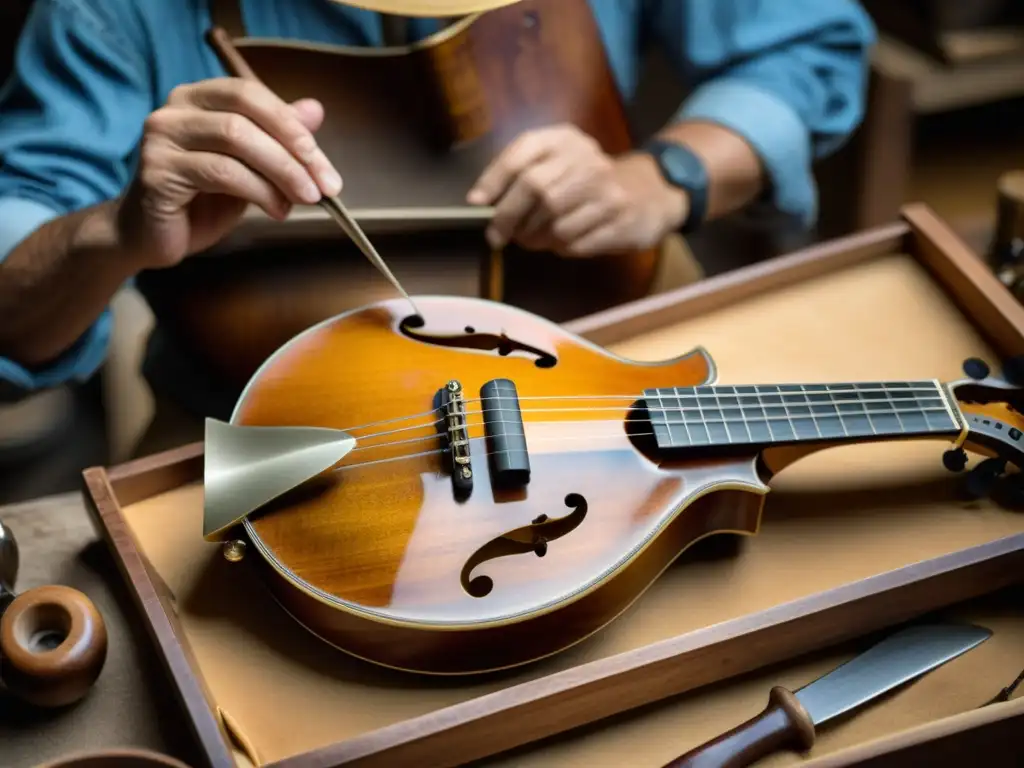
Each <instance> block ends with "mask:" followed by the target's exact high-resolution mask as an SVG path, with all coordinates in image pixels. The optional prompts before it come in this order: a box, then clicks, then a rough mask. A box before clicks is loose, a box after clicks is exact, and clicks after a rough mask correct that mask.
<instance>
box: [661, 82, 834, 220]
mask: <svg viewBox="0 0 1024 768" xmlns="http://www.w3.org/2000/svg"><path fill="white" fill-rule="evenodd" d="M676 117H677V119H680V120H706V121H708V122H713V123H717V124H719V125H721V126H723V127H724V128H728V129H729V130H731V131H734V132H735V133H737V134H739V135H740V136H742V137H743V138H744V139H745V140H746V141H747V142H748V143H749V144H750V145H751V146H752V147H753V148H754V151H755V152H757V154H758V155H759V157H760V159H761V162H762V164H763V165H764V168H765V171H766V173H767V175H768V179H769V182H770V185H771V190H770V195H771V200H772V202H773V203H774V205H775V207H776V208H777V209H778V210H780V211H782V212H783V213H786V214H789V215H792V216H795V217H796V218H798V219H799V220H800V221H801V222H802V224H803V225H804V226H805V227H809V226H811V225H813V224H814V221H815V220H816V219H817V215H818V191H817V186H816V184H815V181H814V175H813V173H812V171H811V142H810V135H809V132H808V130H807V127H806V126H805V125H804V123H803V121H802V120H801V119H800V116H799V115H798V114H797V113H796V111H795V110H794V109H793V108H792V107H790V106H789V105H788V104H786V103H785V102H784V101H782V100H781V99H780V98H778V97H777V96H774V95H773V94H771V93H769V92H768V91H765V90H763V89H761V88H758V87H757V86H754V85H750V84H749V83H746V82H742V81H739V80H729V79H728V78H725V79H720V80H714V81H712V82H710V83H707V84H705V85H703V86H701V87H700V88H698V89H697V90H696V91H694V93H693V94H692V95H691V96H690V98H689V99H687V100H686V102H684V103H683V105H682V107H680V109H679V112H678V114H677V116H676Z"/></svg>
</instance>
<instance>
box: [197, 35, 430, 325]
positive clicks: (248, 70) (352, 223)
mask: <svg viewBox="0 0 1024 768" xmlns="http://www.w3.org/2000/svg"><path fill="white" fill-rule="evenodd" d="M208 39H209V42H210V45H212V46H213V49H214V50H215V51H216V52H217V54H218V55H219V56H220V59H221V63H223V64H224V67H225V69H227V70H228V72H230V73H231V74H232V75H234V76H235V77H240V78H243V79H245V80H253V81H255V82H261V80H260V78H259V76H258V75H257V74H256V72H255V71H254V70H253V68H252V67H250V66H249V63H248V62H247V61H246V60H245V58H244V57H243V56H242V55H241V54H240V53H239V52H238V49H237V48H235V46H234V43H232V41H231V36H230V35H228V33H227V32H226V31H225V30H223V29H221V28H219V27H214V28H213V29H212V30H210V32H209V33H208ZM319 205H320V207H321V208H323V209H324V210H325V211H327V213H329V214H330V215H331V218H333V219H334V220H335V222H337V224H338V226H339V227H341V229H342V231H343V232H344V233H345V234H346V235H348V237H349V239H350V240H352V242H354V243H355V244H356V247H357V248H359V250H360V252H362V254H363V255H364V256H365V257H366V258H367V260H368V261H369V262H370V263H371V264H373V266H374V267H376V268H377V271H379V272H380V273H381V274H382V275H384V277H386V278H387V279H388V280H389V281H390V282H391V284H392V285H393V286H394V287H395V289H396V290H397V291H398V292H399V293H400V294H402V296H403V297H405V299H406V301H408V302H409V304H410V305H411V306H412V311H413V313H414V314H415V315H418V316H419V317H423V315H422V314H421V313H420V311H419V309H418V308H417V306H416V302H414V301H413V300H412V298H411V297H410V296H409V294H408V293H407V292H406V290H405V288H403V287H402V284H401V283H399V282H398V278H396V277H395V276H394V274H393V273H392V272H391V270H390V269H389V268H388V265H387V264H385V263H384V259H382V258H381V256H380V254H379V253H377V249H376V248H374V247H373V244H372V243H371V242H370V239H369V238H368V237H367V236H366V233H365V232H363V230H362V228H360V226H359V224H358V223H356V220H355V218H354V217H353V216H352V214H351V213H349V212H348V209H347V208H346V207H345V205H344V203H342V202H341V200H340V198H337V197H330V196H327V195H325V196H323V197H321V198H320V202H319Z"/></svg>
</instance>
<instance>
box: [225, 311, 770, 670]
mask: <svg viewBox="0 0 1024 768" xmlns="http://www.w3.org/2000/svg"><path fill="white" fill-rule="evenodd" d="M416 302H417V305H418V307H419V310H420V312H421V313H422V319H423V322H422V325H420V326H419V327H408V326H406V325H404V324H403V323H404V321H405V320H406V319H407V318H408V316H409V315H410V313H411V310H410V308H409V305H408V304H407V303H406V302H403V301H401V300H394V301H386V302H382V303H378V304H373V305H370V306H368V307H365V308H362V309H358V310H354V311H352V312H349V313H347V314H343V315H341V316H338V317H336V318H334V319H331V320H329V321H326V322H324V323H321V324H320V325H318V326H314V327H312V328H310V329H309V330H307V331H306V332H304V333H302V334H300V335H299V336H297V337H296V338H295V339H293V340H292V341H291V342H290V343H288V344H287V345H285V346H284V347H283V348H281V349H280V350H279V351H278V352H277V353H275V354H274V355H273V356H271V357H270V358H269V359H268V360H267V362H266V363H265V365H264V366H263V367H262V368H261V369H260V370H259V371H258V372H257V373H256V374H255V376H254V377H253V379H252V380H251V381H250V383H249V385H248V386H247V388H246V390H245V392H244V393H243V395H242V397H241V399H240V401H239V403H238V406H237V408H236V410H235V413H234V415H233V418H232V421H233V423H235V424H244V425H267V426H322V427H332V428H339V429H345V430H347V431H348V432H349V434H351V435H352V436H353V437H355V438H356V440H357V444H356V448H355V449H354V450H353V451H352V452H351V453H349V454H348V455H347V456H346V457H345V459H344V460H343V462H342V465H341V467H340V468H337V469H335V470H333V471H330V472H328V473H325V474H324V475H322V476H321V477H320V478H318V479H317V480H316V481H314V482H311V483H309V484H307V485H305V486H302V487H300V489H299V490H297V491H295V492H293V493H292V494H290V495H289V496H288V497H285V498H281V499H279V500H278V501H276V502H274V503H273V504H272V505H269V506H268V507H265V508H264V509H262V510H260V511H259V512H258V513H256V514H254V515H252V516H250V517H249V518H248V519H247V520H246V521H245V522H244V524H243V525H244V529H245V537H246V538H247V539H248V542H249V545H250V549H251V550H254V551H255V553H258V555H259V556H258V557H254V558H251V559H252V560H255V561H256V562H257V563H259V565H260V566H261V570H262V572H263V574H264V576H265V579H266V583H267V584H268V585H269V587H270V589H271V591H272V592H273V594H274V595H275V597H276V599H277V600H278V601H279V602H280V604H281V605H282V606H283V608H284V609H285V610H286V611H288V613H290V614H291V615H292V616H293V617H294V618H295V619H296V620H297V621H299V622H300V623H301V624H302V625H304V626H305V627H306V628H307V629H309V630H310V631H311V632H313V633H314V634H316V635H317V636H319V637H321V638H322V639H324V640H325V641H327V642H328V643H330V644H332V645H335V646H337V647H338V648H340V649H343V650H344V651H347V652H348V653H350V654H353V655H355V656H358V657H360V658H363V659H366V660H368V661H371V662H374V663H377V664H381V665H385V666H388V667H392V668H397V669H402V670H409V671H414V672H420V673H432V674H465V673H474V672H481V671H488V670H496V669H501V668H507V667H511V666H515V665H519V664H523V663H526V662H530V661H534V660H537V659H540V658H543V657H545V656H548V655H551V654H554V653H556V652H559V651H561V650H564V649H566V648H568V647H570V646H572V645H573V644H575V643H577V642H579V641H581V640H583V639H585V638H586V637H588V636H589V635H591V634H593V633H594V632H596V631H597V630H599V629H600V628H601V627H603V626H604V625H606V624H608V623H609V622H611V621H612V620H614V619H615V618H616V617H617V616H619V615H620V614H621V613H622V612H623V611H624V610H626V609H627V608H628V607H629V606H630V604H631V603H633V601H635V600H636V599H637V598H638V597H639V596H640V595H641V594H642V593H643V592H644V591H645V590H646V589H647V588H648V587H649V586H650V585H651V584H652V582H653V581H654V580H655V579H657V578H658V576H659V574H661V572H662V571H663V570H664V569H665V568H666V567H668V566H669V565H670V564H671V563H672V562H673V560H675V559H676V558H677V557H678V556H679V555H680V553H681V552H682V551H683V550H685V549H686V548H687V547H689V546H690V545H691V544H693V543H694V542H696V541H697V540H698V539H701V538H702V537H705V536H707V535H709V534H713V533H716V532H737V533H746V534H753V533H756V531H757V529H758V524H759V521H760V514H761V507H762V502H763V497H764V494H765V493H766V491H767V487H766V486H765V484H764V482H763V479H762V478H761V477H760V476H759V469H758V467H759V465H758V462H757V458H756V457H757V454H756V452H754V451H750V452H749V453H746V454H743V453H741V454H737V455H733V456H731V457H729V458H726V459H719V460H711V461H704V460H702V461H699V462H698V461H693V460H690V461H688V462H678V461H677V462H676V463H664V462H659V460H658V458H657V452H656V451H655V450H654V444H653V441H652V440H651V438H650V435H649V434H645V432H644V428H645V427H646V428H647V430H648V432H649V427H650V425H649V423H648V422H646V421H642V420H637V421H634V420H631V414H632V413H633V410H632V409H633V408H635V406H636V401H637V400H639V399H640V398H641V396H642V392H643V391H644V389H646V388H651V387H681V386H693V385H699V384H705V383H710V382H711V381H712V380H713V379H714V375H715V374H714V366H713V363H712V361H711V359H710V358H709V357H708V355H707V354H706V353H705V352H704V351H703V350H700V349H698V350H694V351H691V352H690V353H688V354H686V355H684V356H682V357H679V358H677V359H674V360H670V361H666V362H663V363H637V362H631V361H629V360H625V359H622V358H620V357H617V356H615V355H613V354H612V353H610V352H608V351H606V350H604V349H602V348H600V347H597V346H595V345H592V344H590V343H589V342H586V341H584V340H582V339H580V338H578V337H576V336H574V335H572V334H570V333H568V332H566V331H565V330H563V329H561V328H559V327H558V326H557V325H554V324H553V323H550V322H548V321H546V320H544V319H541V318H539V317H536V316H534V315H531V314H528V313H526V312H523V311H521V310H518V309H514V308H512V307H509V306H506V305H502V304H497V303H492V302H488V301H485V300H480V299H469V298H465V299H460V298H451V297H447V298H440V297H427V298H417V299H416ZM494 379H507V380H510V381H512V382H514V384H515V386H516V388H517V391H518V397H519V400H520V407H521V415H522V420H523V425H524V430H523V431H524V433H525V439H526V443H527V446H528V451H529V461H530V476H529V482H527V483H525V485H521V486H518V487H511V488H509V487H501V486H498V487H496V486H495V484H494V483H492V479H493V478H492V473H493V471H494V470H493V467H492V464H491V460H490V457H489V456H488V445H489V443H488V441H487V440H486V439H482V438H483V435H484V432H483V429H484V427H483V424H482V418H481V416H480V400H479V397H480V395H479V393H480V390H481V387H482V386H483V385H484V384H485V383H487V382H488V381H491V380H494ZM452 380H456V381H458V382H459V383H460V384H461V387H462V391H463V392H464V393H465V402H466V405H465V411H466V414H467V423H468V434H469V437H470V438H471V439H470V441H469V452H470V460H471V466H472V474H473V487H472V491H471V492H470V493H469V495H468V496H465V497H460V496H459V495H458V494H456V493H455V492H454V486H453V479H452V472H451V469H450V468H449V467H450V465H449V464H448V463H447V462H446V453H445V450H444V448H443V446H444V445H445V443H444V442H443V439H442V431H443V427H442V431H439V429H438V425H437V416H436V413H435V412H433V411H432V409H434V408H435V407H436V403H437V401H436V400H435V397H436V396H437V393H438V392H439V390H441V389H443V388H444V387H445V386H446V384H447V383H448V382H450V381H452ZM396 417H401V418H396ZM378 422H386V423H378ZM358 425H372V426H358ZM636 425H639V426H636Z"/></svg>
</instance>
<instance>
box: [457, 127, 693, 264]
mask: <svg viewBox="0 0 1024 768" xmlns="http://www.w3.org/2000/svg"><path fill="white" fill-rule="evenodd" d="M467 201H468V202H469V203H470V204H473V205H493V206H494V207H495V215H494V219H493V221H492V223H491V225H490V227H489V228H488V230H487V239H488V242H489V243H490V245H491V246H492V247H494V248H500V247H502V246H504V245H505V244H506V243H510V242H513V243H516V244H518V245H520V246H522V247H524V248H528V249H530V250H535V251H554V252H556V253H560V254H562V255H564V256H593V255H598V254H612V253H629V252H635V251H641V250H645V249H647V248H651V247H653V246H655V245H657V244H658V243H659V242H660V241H661V240H662V239H663V238H664V237H665V235H667V234H668V233H669V232H671V231H672V230H674V229H676V228H678V227H679V226H681V225H682V222H683V221H684V220H685V218H686V213H687V210H688V205H689V202H688V200H687V197H686V195H685V194H684V193H683V192H682V191H680V190H678V189H676V188H675V187H672V186H670V185H669V184H668V183H667V182H666V181H665V180H664V178H663V177H662V176H661V173H660V172H659V171H658V168H657V166H656V165H655V163H654V160H653V159H651V158H650V157H648V156H646V155H642V154H639V153H638V154H631V155H625V156H622V157H620V158H612V157H609V156H608V155H606V154H605V153H604V152H603V151H602V150H601V147H600V146H599V145H598V144H597V142H596V141H594V139H592V138H591V137H590V136H587V135H586V134H585V133H583V132H582V131H580V130H579V129H577V128H576V127H575V126H571V125H560V126H555V127H552V128H543V129H540V130H536V131H531V132H528V133H525V134H523V135H522V136H520V137H519V138H518V139H516V140H515V141H514V142H513V143H512V144H510V145H509V146H508V147H507V148H506V149H505V150H504V151H503V152H502V153H501V154H500V155H499V156H498V157H497V158H495V160H494V162H493V163H491V165H490V166H489V167H488V168H487V169H486V170H485V171H484V172H483V173H482V174H481V176H480V179H479V180H478V181H477V183H476V185H475V186H474V187H473V189H472V190H470V192H469V195H468V196H467Z"/></svg>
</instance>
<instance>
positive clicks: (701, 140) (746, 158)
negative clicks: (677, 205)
mask: <svg viewBox="0 0 1024 768" xmlns="http://www.w3.org/2000/svg"><path fill="white" fill-rule="evenodd" d="M659 138H661V139H663V140H665V141H672V142H676V143H678V144H683V145H685V146H686V147H688V148H689V149H690V150H692V151H693V152H694V153H696V155H697V156H698V157H699V158H700V159H701V160H702V161H703V163H704V167H705V168H706V169H707V174H708V182H709V183H708V211H707V219H708V220H711V219H717V218H720V217H722V216H727V215H728V214H730V213H733V212H734V211H738V210H740V209H742V208H744V207H745V206H747V205H749V204H750V203H751V202H752V201H753V200H755V199H756V198H757V197H759V196H760V195H761V193H762V192H763V190H764V187H765V183H766V182H765V178H766V176H765V172H764V168H763V166H762V164H761V160H760V158H759V157H758V155H757V153H756V152H755V151H754V149H753V147H751V146H750V144H748V143H747V141H746V140H745V139H744V138H743V137H742V136H740V135H739V134H738V133H736V132H734V131H731V130H729V129H728V128H725V127H723V126H720V125H717V124H715V123H711V122H704V121H700V120H690V119H684V120H681V121H679V122H675V123H672V124H670V125H668V126H666V127H665V129H663V130H662V131H661V132H660V133H659Z"/></svg>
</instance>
